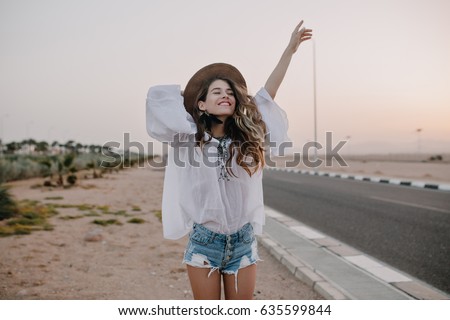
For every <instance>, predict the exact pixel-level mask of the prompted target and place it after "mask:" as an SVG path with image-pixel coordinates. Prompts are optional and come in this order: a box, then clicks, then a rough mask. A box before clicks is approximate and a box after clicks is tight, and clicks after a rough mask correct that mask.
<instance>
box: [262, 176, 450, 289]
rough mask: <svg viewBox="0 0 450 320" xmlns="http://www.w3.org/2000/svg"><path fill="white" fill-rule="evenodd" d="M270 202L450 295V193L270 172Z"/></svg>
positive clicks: (267, 187)
mask: <svg viewBox="0 0 450 320" xmlns="http://www.w3.org/2000/svg"><path fill="white" fill-rule="evenodd" d="M263 186H264V201H265V204H266V205H268V206H270V207H272V208H274V209H276V210H278V211H280V212H283V213H285V214H287V215H289V216H291V217H292V218H295V219H297V220H299V221H301V222H303V223H305V224H307V225H309V226H311V227H313V228H316V229H317V230H320V231H322V232H323V233H325V234H327V235H329V236H331V237H334V238H336V239H338V240H340V241H342V242H344V243H347V244H348V245H350V246H353V247H354V248H356V249H358V250H360V251H362V252H364V253H367V254H369V255H371V256H373V257H375V258H377V259H379V260H381V261H384V262H386V263H387V264H389V265H391V266H393V267H395V268H397V269H399V270H402V271H404V272H406V273H408V274H410V275H412V276H414V277H416V278H418V279H421V280H422V281H424V282H426V283H429V284H430V285H432V286H434V287H436V288H438V289H441V290H443V291H445V292H447V293H450V192H445V191H438V190H427V189H419V188H414V187H405V186H397V185H390V184H382V183H374V182H365V181H356V180H347V179H339V178H331V177H321V176H310V175H302V174H298V173H292V172H291V173H289V172H283V171H268V170H266V171H264V179H263Z"/></svg>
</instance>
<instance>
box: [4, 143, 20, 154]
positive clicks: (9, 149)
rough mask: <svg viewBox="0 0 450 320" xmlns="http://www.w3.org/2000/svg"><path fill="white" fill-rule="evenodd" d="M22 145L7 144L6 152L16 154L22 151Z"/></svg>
mask: <svg viewBox="0 0 450 320" xmlns="http://www.w3.org/2000/svg"><path fill="white" fill-rule="evenodd" d="M20 148H21V144H20V143H18V142H10V143H8V144H6V152H7V153H10V154H14V153H15V152H16V151H17V150H20Z"/></svg>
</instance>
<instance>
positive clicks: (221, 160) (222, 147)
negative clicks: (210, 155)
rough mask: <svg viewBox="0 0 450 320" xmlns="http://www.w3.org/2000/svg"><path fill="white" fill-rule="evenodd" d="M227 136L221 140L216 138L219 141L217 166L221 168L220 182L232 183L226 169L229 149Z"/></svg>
mask: <svg viewBox="0 0 450 320" xmlns="http://www.w3.org/2000/svg"><path fill="white" fill-rule="evenodd" d="M227 138H228V137H227V135H224V136H223V137H221V138H216V139H217V140H219V145H218V146H217V165H218V166H219V170H220V172H219V181H220V180H224V181H230V178H229V177H228V172H227V168H226V163H227V160H228V148H227Z"/></svg>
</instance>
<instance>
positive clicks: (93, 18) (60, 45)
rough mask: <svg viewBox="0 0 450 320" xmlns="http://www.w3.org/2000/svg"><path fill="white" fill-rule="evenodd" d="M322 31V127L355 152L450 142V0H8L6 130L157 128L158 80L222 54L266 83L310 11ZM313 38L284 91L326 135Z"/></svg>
mask: <svg viewBox="0 0 450 320" xmlns="http://www.w3.org/2000/svg"><path fill="white" fill-rule="evenodd" d="M302 19H303V20H304V21H305V26H306V27H308V28H312V29H313V33H314V38H315V44H316V66H317V73H316V75H317V110H318V135H319V141H320V142H321V143H324V139H325V132H326V131H332V132H333V133H334V139H336V140H340V139H345V138H346V137H347V136H350V137H351V139H350V142H349V144H348V145H347V146H346V147H345V150H346V151H347V152H351V153H387V152H391V153H392V152H416V151H417V150H418V139H419V137H418V134H417V132H416V130H417V129H418V128H421V129H423V131H422V132H421V134H420V141H421V151H423V152H440V153H445V152H446V153H449V152H450V58H449V57H450V33H449V31H450V1H448V0H427V1H425V0H421V1H419V0H368V1H358V0H340V1H334V0H315V1H311V0H309V1H301V0H291V1H282V0H281V1H280V0H267V1H264V0H251V1H237V0H229V1H206V0H190V1H181V0H180V1H171V0H168V1H157V0H155V1H151V0H128V1H125V0H120V1H118V0H116V1H112V0H77V1H75V0H72V1H67V0H53V1H49V0H40V1H32V0H9V1H5V0H0V46H1V50H0V57H1V59H0V136H3V138H4V141H5V142H9V141H20V140H22V139H25V138H28V137H32V138H34V139H36V140H47V141H49V142H52V141H53V140H58V141H60V142H66V141H67V140H69V139H72V140H75V141H77V142H82V143H86V144H91V143H94V144H103V143H105V142H107V141H118V142H120V143H122V144H123V140H124V138H123V137H124V133H126V132H128V133H130V138H131V140H132V141H138V142H141V143H143V144H145V145H146V144H147V142H148V141H152V139H151V138H150V137H148V136H147V133H146V129H145V99H146V94H147V90H148V88H149V87H150V86H152V85H156V84H180V85H181V86H182V87H184V86H185V84H186V83H187V81H188V80H189V78H190V77H191V76H192V74H193V73H195V72H196V71H197V70H198V69H199V68H201V67H203V66H205V65H207V64H210V63H213V62H227V63H231V64H233V65H235V66H236V67H237V68H238V69H239V70H240V71H241V72H242V73H243V75H244V77H245V78H246V80H247V84H248V86H249V89H250V92H251V93H253V94H254V93H256V92H257V90H258V89H259V88H260V87H261V86H263V85H264V83H265V81H266V79H267V77H268V76H269V74H270V73H271V71H272V70H273V68H274V67H275V65H276V63H277V61H278V59H279V57H280V56H281V53H282V52H283V50H284V48H285V46H286V45H287V43H288V41H289V37H290V34H291V32H292V30H293V28H294V27H295V25H296V24H297V23H298V21H300V20H302ZM312 48H313V46H312V42H308V43H304V44H302V45H301V47H300V49H299V51H298V52H297V53H296V55H295V56H294V58H293V59H292V62H291V66H290V69H289V70H288V73H287V75H286V78H285V80H284V82H283V84H282V86H281V88H280V90H279V92H278V95H277V97H276V101H277V102H278V104H279V105H280V106H281V107H282V108H283V109H284V110H286V112H287V114H288V117H289V120H290V130H289V136H290V137H291V138H292V140H293V141H294V143H295V145H296V146H300V147H301V146H302V144H304V143H305V142H307V141H311V140H313V138H314V127H313V54H312Z"/></svg>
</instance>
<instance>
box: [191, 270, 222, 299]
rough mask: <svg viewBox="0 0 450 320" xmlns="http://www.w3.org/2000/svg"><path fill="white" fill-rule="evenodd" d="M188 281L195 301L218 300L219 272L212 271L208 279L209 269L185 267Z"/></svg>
mask: <svg viewBox="0 0 450 320" xmlns="http://www.w3.org/2000/svg"><path fill="white" fill-rule="evenodd" d="M187 271H188V276H189V281H190V282H191V288H192V293H193V294H194V299H195V300H220V291H221V287H220V279H221V276H220V272H219V271H218V270H217V271H214V272H213V273H211V275H210V276H209V277H208V274H209V272H210V271H211V269H209V268H196V267H192V266H190V265H187Z"/></svg>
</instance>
